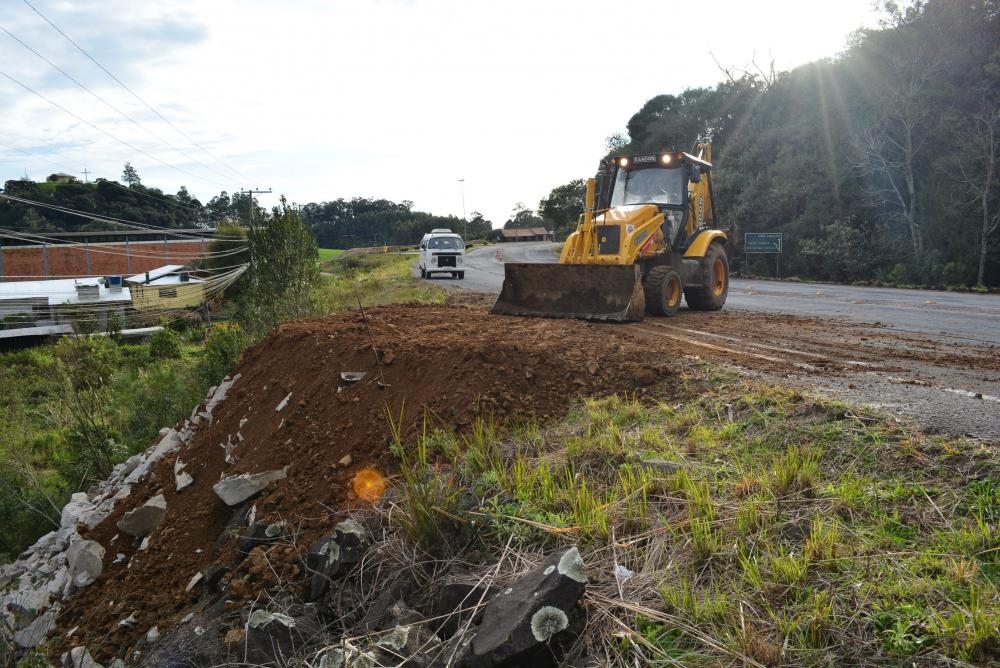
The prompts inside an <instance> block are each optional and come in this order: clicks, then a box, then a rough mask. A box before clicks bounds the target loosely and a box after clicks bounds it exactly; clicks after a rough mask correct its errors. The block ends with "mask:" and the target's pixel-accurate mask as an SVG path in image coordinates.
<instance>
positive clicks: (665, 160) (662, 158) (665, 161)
mask: <svg viewBox="0 0 1000 668" xmlns="http://www.w3.org/2000/svg"><path fill="white" fill-rule="evenodd" d="M671 160H673V156H672V155H670V154H669V153H665V154H664V155H661V156H660V162H662V163H663V164H664V165H669V164H670V161H671Z"/></svg>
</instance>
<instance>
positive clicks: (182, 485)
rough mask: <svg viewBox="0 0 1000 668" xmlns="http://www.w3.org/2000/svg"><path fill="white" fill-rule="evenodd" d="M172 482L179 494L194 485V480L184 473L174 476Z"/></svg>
mask: <svg viewBox="0 0 1000 668" xmlns="http://www.w3.org/2000/svg"><path fill="white" fill-rule="evenodd" d="M174 482H175V483H176V485H177V491H178V492H180V491H182V490H185V489H187V488H188V487H190V486H191V485H192V483H194V478H192V477H191V475H190V474H188V473H187V472H186V471H181V472H180V473H175V474H174Z"/></svg>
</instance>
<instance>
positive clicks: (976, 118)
mask: <svg viewBox="0 0 1000 668" xmlns="http://www.w3.org/2000/svg"><path fill="white" fill-rule="evenodd" d="M970 125H971V128H969V131H968V132H967V133H964V135H965V140H964V141H963V151H962V152H961V159H959V160H957V174H958V176H957V177H956V180H957V181H958V182H959V183H960V184H961V185H962V186H963V187H964V189H965V191H966V193H968V195H969V196H970V197H971V200H970V202H969V203H975V204H976V205H977V208H978V210H979V211H978V214H979V215H978V217H979V265H978V270H977V272H976V284H977V285H983V284H984V283H983V277H984V275H985V271H986V255H987V252H988V249H989V243H990V236H991V235H992V234H993V233H994V232H996V230H997V228H998V227H1000V209H998V208H997V206H996V199H997V198H998V196H1000V193H998V192H997V186H998V185H1000V184H998V181H1000V179H998V178H997V159H998V158H1000V103H997V102H994V103H993V104H986V105H984V106H983V107H982V108H981V109H980V111H979V112H978V113H976V114H974V115H973V116H972V118H971V119H970Z"/></svg>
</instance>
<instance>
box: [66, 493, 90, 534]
mask: <svg viewBox="0 0 1000 668" xmlns="http://www.w3.org/2000/svg"><path fill="white" fill-rule="evenodd" d="M92 507H93V505H92V504H91V503H90V497H89V496H87V495H86V493H84V492H77V493H76V494H74V495H73V496H71V497H69V503H67V504H66V505H65V506H63V509H62V515H61V516H60V518H59V526H61V527H62V528H64V529H72V528H73V527H75V526H76V524H77V522H79V521H80V516H81V515H83V514H84V513H85V512H87V511H88V510H90V509H91V508H92Z"/></svg>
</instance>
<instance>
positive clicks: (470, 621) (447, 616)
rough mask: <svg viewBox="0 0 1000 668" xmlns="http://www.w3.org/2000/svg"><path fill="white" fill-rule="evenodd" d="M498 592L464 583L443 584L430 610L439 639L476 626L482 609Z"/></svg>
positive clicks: (492, 588) (493, 588)
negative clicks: (464, 628) (467, 627)
mask: <svg viewBox="0 0 1000 668" xmlns="http://www.w3.org/2000/svg"><path fill="white" fill-rule="evenodd" d="M499 592H500V590H499V589H497V588H496V587H489V588H486V587H483V586H481V585H479V586H477V585H474V584H467V583H464V582H449V583H446V584H444V585H443V586H442V587H441V589H440V591H439V592H438V594H437V596H436V597H435V602H434V605H433V607H432V608H431V613H432V614H431V616H432V617H433V618H434V620H435V621H434V622H432V628H434V630H435V632H436V633H437V635H438V636H439V637H441V638H444V639H447V638H450V637H452V636H453V635H455V634H456V633H457V632H458V631H459V630H460V629H462V628H463V627H465V626H466V625H468V626H470V627H471V626H473V625H475V624H478V623H479V622H480V621H481V620H482V618H483V607H485V604H486V603H488V602H489V601H490V599H492V598H493V596H495V595H496V594H498V593H499Z"/></svg>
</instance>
